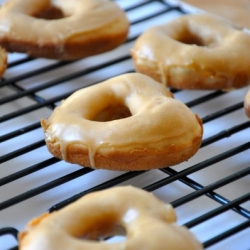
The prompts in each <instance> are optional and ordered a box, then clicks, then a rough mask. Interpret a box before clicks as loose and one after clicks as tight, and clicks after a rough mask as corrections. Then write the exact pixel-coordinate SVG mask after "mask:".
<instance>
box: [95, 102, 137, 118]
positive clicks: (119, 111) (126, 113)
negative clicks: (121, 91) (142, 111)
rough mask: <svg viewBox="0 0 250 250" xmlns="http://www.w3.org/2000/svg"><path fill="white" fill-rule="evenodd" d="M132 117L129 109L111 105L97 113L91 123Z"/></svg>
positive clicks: (119, 105) (120, 105)
mask: <svg viewBox="0 0 250 250" xmlns="http://www.w3.org/2000/svg"><path fill="white" fill-rule="evenodd" d="M130 116H132V114H131V112H130V110H129V108H128V107H127V106H125V105H122V104H117V105H112V106H108V107H106V108H104V109H103V110H101V111H100V112H98V113H97V114H96V115H95V117H94V118H93V121H98V122H108V121H113V120H119V119H124V118H127V117H130Z"/></svg>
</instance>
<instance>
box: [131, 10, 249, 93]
mask: <svg viewBox="0 0 250 250" xmlns="http://www.w3.org/2000/svg"><path fill="white" fill-rule="evenodd" d="M249 46H250V35H249V34H247V33H244V32H243V31H241V30H237V29H236V28H234V27H233V26H232V24H230V23H229V21H227V20H225V19H222V18H220V17H217V16H213V15H210V14H193V15H185V16H181V17H179V18H177V19H175V20H173V21H171V22H169V23H167V24H164V25H160V26H156V27H152V28H150V29H148V30H147V31H146V32H145V33H143V34H142V35H141V36H140V37H139V38H138V39H137V41H136V43H135V45H134V48H133V50H132V52H131V53H132V57H133V59H134V63H135V67H136V70H137V71H138V72H141V73H144V74H146V75H149V76H151V77H153V78H154V79H156V80H157V81H160V82H162V83H163V84H165V85H166V86H169V87H172V88H176V89H225V90H229V89H232V88H240V87H243V86H246V85H247V84H249V76H250V57H249V55H248V53H246V51H248V50H249Z"/></svg>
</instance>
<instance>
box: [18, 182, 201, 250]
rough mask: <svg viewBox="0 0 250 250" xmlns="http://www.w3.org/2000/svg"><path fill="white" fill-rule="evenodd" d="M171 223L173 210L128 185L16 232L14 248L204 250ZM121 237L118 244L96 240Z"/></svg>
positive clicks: (88, 198)
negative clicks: (17, 233)
mask: <svg viewBox="0 0 250 250" xmlns="http://www.w3.org/2000/svg"><path fill="white" fill-rule="evenodd" d="M175 222H176V215H175V211H174V209H173V208H172V206H171V205H169V204H165V203H163V202H162V201H160V200H159V199H158V198H157V197H155V196H154V195H153V194H151V193H148V192H146V191H144V190H141V189H139V188H135V187H132V186H124V187H114V188H110V189H107V190H104V191H98V192H93V193H90V194H87V195H86V196H84V197H83V198H81V199H79V200H77V201H76V202H74V203H72V204H70V205H68V206H66V207H64V208H62V209H61V210H59V211H55V212H52V213H51V214H49V213H47V214H44V215H42V216H40V217H38V218H36V219H33V220H32V221H31V222H30V223H29V224H28V225H27V226H26V228H25V229H24V231H23V232H21V233H20V234H19V242H20V244H19V249H20V250H33V249H36V250H45V249H46V250H54V249H60V250H64V249H67V250H68V249H72V250H75V249H82V250H84V249H91V250H117V249H123V250H137V249H147V250H166V246H167V249H169V250H183V249H186V250H200V249H203V247H202V245H201V244H200V243H199V242H198V240H197V239H196V238H195V237H194V235H193V234H192V233H191V232H190V231H189V230H188V229H187V228H185V227H183V226H179V225H177V224H176V223H175ZM124 233H125V235H126V239H125V240H124V241H122V242H117V243H112V244H107V243H105V242H97V241H96V240H98V239H99V238H101V237H102V238H103V237H108V236H114V235H120V234H124Z"/></svg>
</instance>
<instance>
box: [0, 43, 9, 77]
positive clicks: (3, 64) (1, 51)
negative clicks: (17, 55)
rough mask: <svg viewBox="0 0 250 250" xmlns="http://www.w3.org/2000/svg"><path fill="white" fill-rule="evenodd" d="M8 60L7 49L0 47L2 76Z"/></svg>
mask: <svg viewBox="0 0 250 250" xmlns="http://www.w3.org/2000/svg"><path fill="white" fill-rule="evenodd" d="M7 62H8V55H7V52H6V51H5V49H3V48H1V47H0V77H2V76H3V74H4V72H5V70H6V68H7Z"/></svg>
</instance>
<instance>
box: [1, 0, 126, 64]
mask: <svg viewBox="0 0 250 250" xmlns="http://www.w3.org/2000/svg"><path fill="white" fill-rule="evenodd" d="M128 28H129V22H128V19H127V17H126V15H125V13H124V12H123V11H122V10H121V9H120V8H119V6H118V5H117V4H115V3H114V2H112V1H109V0H71V1H70V0H8V1H7V2H5V3H4V4H3V6H2V7H1V8H0V45H1V46H3V47H4V48H5V49H6V50H7V51H9V52H20V53H27V54H28V55H30V56H32V57H45V58H52V59H59V60H73V59H79V58H83V57H87V56H91V55H95V54H98V53H102V52H106V51H108V50H111V49H114V48H115V47H117V46H118V45H120V44H121V43H123V42H124V41H125V39H126V37H127V33H128Z"/></svg>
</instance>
